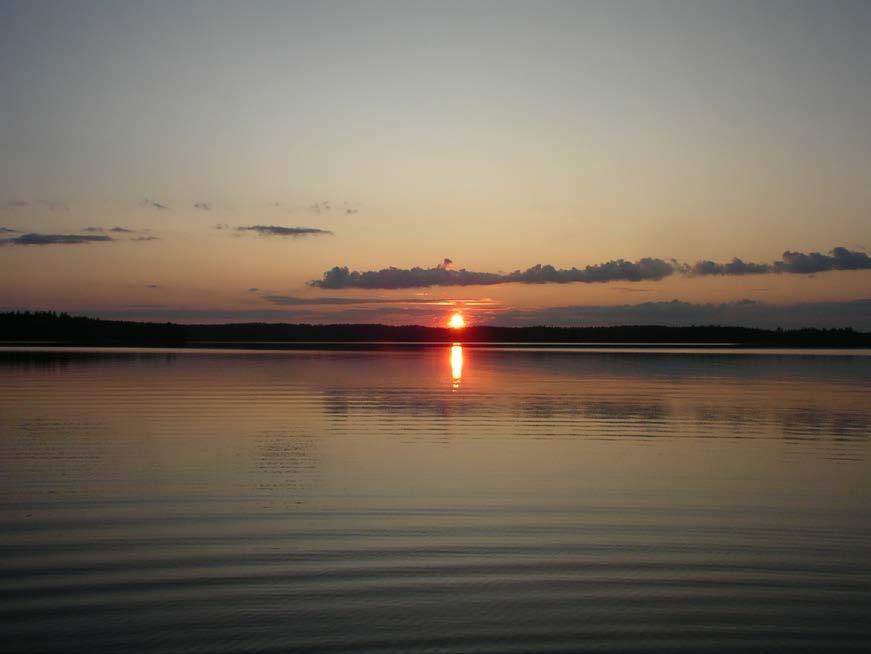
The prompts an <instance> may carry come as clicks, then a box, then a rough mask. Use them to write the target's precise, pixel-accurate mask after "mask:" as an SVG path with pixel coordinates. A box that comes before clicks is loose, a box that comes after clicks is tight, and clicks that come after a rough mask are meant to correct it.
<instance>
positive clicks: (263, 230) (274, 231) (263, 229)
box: [218, 225, 332, 238]
mask: <svg viewBox="0 0 871 654" xmlns="http://www.w3.org/2000/svg"><path fill="white" fill-rule="evenodd" d="M218 229H223V228H222V227H219V228H218ZM236 230H237V231H240V232H256V233H257V234H260V235H262V236H290V237H292V238H299V237H301V236H321V235H327V234H332V232H331V231H329V230H327V229H318V228H316V227H282V226H280V225H248V226H246V227H237V228H236Z"/></svg>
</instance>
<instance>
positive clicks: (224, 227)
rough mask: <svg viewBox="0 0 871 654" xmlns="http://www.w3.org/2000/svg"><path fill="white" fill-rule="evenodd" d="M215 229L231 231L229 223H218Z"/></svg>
mask: <svg viewBox="0 0 871 654" xmlns="http://www.w3.org/2000/svg"><path fill="white" fill-rule="evenodd" d="M215 229H230V226H229V225H228V224H227V223H218V224H217V225H215Z"/></svg>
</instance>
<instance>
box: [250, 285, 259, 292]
mask: <svg viewBox="0 0 871 654" xmlns="http://www.w3.org/2000/svg"><path fill="white" fill-rule="evenodd" d="M259 290H260V289H259V288H257V287H256V286H252V287H251V288H249V289H248V292H249V293H256V292H257V291H259Z"/></svg>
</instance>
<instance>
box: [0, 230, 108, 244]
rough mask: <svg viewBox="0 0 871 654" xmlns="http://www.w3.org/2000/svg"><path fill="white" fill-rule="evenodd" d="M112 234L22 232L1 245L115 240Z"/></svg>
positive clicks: (4, 240) (0, 242)
mask: <svg viewBox="0 0 871 654" xmlns="http://www.w3.org/2000/svg"><path fill="white" fill-rule="evenodd" d="M114 240H115V239H113V238H112V237H111V236H105V235H99V234H35V233H31V234H22V235H21V236H16V237H15V238H5V239H0V245H78V244H82V243H96V242H99V243H103V242H107V241H114Z"/></svg>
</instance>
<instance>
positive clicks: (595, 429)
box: [323, 379, 871, 446]
mask: <svg viewBox="0 0 871 654" xmlns="http://www.w3.org/2000/svg"><path fill="white" fill-rule="evenodd" d="M613 381H614V380H597V379H592V380H586V383H582V384H575V385H573V386H572V387H571V389H570V392H565V391H563V392H561V393H560V394H558V395H547V394H543V393H541V392H538V391H537V390H536V391H532V390H526V391H523V390H521V389H518V388H516V387H514V388H511V389H510V390H509V389H505V390H504V391H503V392H501V393H500V392H487V393H484V392H481V391H480V390H477V389H472V388H466V389H465V391H466V392H464V393H463V394H453V393H451V392H450V391H447V390H446V389H444V388H443V389H433V390H429V389H415V391H414V392H409V391H408V390H407V389H402V388H397V389H387V388H376V389H368V390H367V389H362V388H359V389H358V388H347V387H346V388H332V389H329V390H328V391H327V392H326V393H325V394H324V397H323V401H324V411H325V413H326V414H327V415H328V416H330V417H331V418H334V419H341V420H344V421H346V422H347V426H348V428H349V429H354V428H355V427H354V426H355V425H357V424H360V423H359V422H358V421H369V420H371V421H380V420H384V419H385V418H387V417H389V418H390V419H395V420H397V421H398V419H399V418H400V417H401V418H414V419H415V423H414V427H415V433H416V434H417V435H418V436H419V437H425V436H426V434H427V433H430V434H433V435H442V434H443V433H444V432H445V431H448V430H452V431H457V430H459V429H462V430H463V431H464V433H468V435H470V436H477V437H490V436H492V437H511V436H512V434H516V435H517V436H528V435H530V434H534V433H539V432H540V433H542V434H545V433H546V434H547V436H548V437H551V438H554V437H556V438H569V439H570V438H589V439H596V440H600V439H605V440H612V439H633V438H635V439H643V438H650V437H661V438H712V439H725V440H728V439H745V438H750V439H754V438H762V439H765V438H783V439H784V440H786V441H788V442H791V443H800V442H801V441H807V442H809V443H816V444H819V443H821V442H827V443H829V444H832V443H835V442H840V443H842V444H844V445H846V446H849V445H850V444H851V443H854V444H857V443H861V442H864V441H866V440H867V439H868V436H869V431H871V427H869V425H871V410H869V409H867V408H865V407H863V406H859V405H856V404H852V405H851V404H849V403H848V404H847V405H844V406H843V407H828V406H825V404H826V402H827V398H826V397H816V396H815V388H814V386H813V385H812V384H809V383H805V384H800V388H799V391H800V392H796V388H795V387H791V393H790V394H788V395H785V396H784V397H783V398H781V399H780V400H778V401H771V398H772V396H771V395H768V394H766V392H763V391H764V390H765V389H763V388H762V387H761V386H760V390H759V392H754V391H753V390H752V387H751V388H748V386H747V385H746V384H742V383H736V382H731V383H723V382H722V381H720V382H712V383H711V384H710V385H707V386H699V385H697V384H694V383H689V382H686V383H682V384H681V388H678V389H675V388H674V386H673V385H672V384H668V386H669V388H670V390H671V392H669V391H668V390H666V389H665V388H664V387H662V386H660V385H659V384H655V385H654V386H653V387H652V386H651V385H650V384H647V383H644V382H636V383H632V382H631V381H627V380H626V379H623V380H621V382H620V383H619V384H616V385H615V384H613ZM655 388H658V389H659V391H660V392H659V393H656V392H653V389H655ZM766 388H768V387H767V386H766ZM769 390H770V388H769ZM590 395H592V396H594V397H592V398H590V397H589V396H590ZM639 398H641V399H639ZM645 398H649V399H645ZM407 426H408V423H407V422H405V423H403V422H401V421H398V422H397V433H403V434H404V433H405V429H406V428H407Z"/></svg>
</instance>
